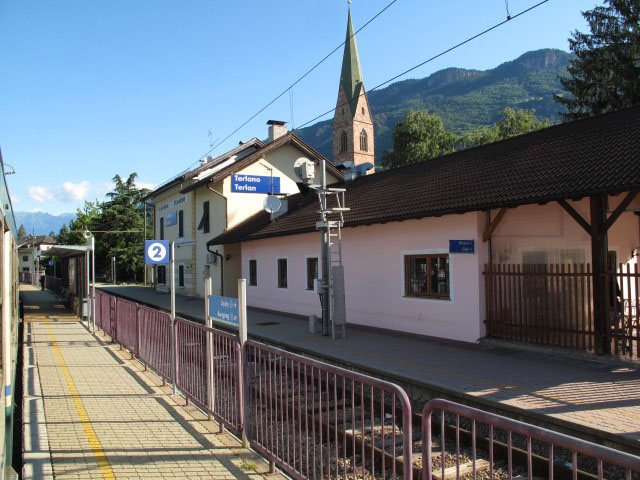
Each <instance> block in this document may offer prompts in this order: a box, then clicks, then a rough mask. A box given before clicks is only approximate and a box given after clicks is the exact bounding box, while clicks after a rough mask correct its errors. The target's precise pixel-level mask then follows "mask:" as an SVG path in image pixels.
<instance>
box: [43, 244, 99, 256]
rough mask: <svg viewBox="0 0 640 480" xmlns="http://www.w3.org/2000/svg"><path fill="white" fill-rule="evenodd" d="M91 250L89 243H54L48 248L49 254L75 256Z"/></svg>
mask: <svg viewBox="0 0 640 480" xmlns="http://www.w3.org/2000/svg"><path fill="white" fill-rule="evenodd" d="M89 250H91V249H90V248H89V246H88V245H54V246H53V247H51V248H50V249H48V250H46V252H47V253H46V255H47V256H53V257H75V256H78V255H82V254H83V253H85V252H88V251H89Z"/></svg>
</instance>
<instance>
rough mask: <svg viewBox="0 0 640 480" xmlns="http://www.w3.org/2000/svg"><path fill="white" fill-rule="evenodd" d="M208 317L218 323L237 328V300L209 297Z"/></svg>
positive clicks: (215, 296)
mask: <svg viewBox="0 0 640 480" xmlns="http://www.w3.org/2000/svg"><path fill="white" fill-rule="evenodd" d="M209 317H210V318H211V319H212V320H214V321H216V322H220V323H226V324H227V325H233V326H236V327H237V326H238V299H236V298H230V297H218V296H217V295H209Z"/></svg>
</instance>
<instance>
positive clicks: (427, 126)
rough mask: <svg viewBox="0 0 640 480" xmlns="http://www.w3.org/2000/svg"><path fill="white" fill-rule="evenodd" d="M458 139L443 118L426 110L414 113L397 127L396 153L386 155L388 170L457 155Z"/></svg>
mask: <svg viewBox="0 0 640 480" xmlns="http://www.w3.org/2000/svg"><path fill="white" fill-rule="evenodd" d="M455 145H456V136H455V135H454V134H453V133H451V132H449V131H448V130H445V129H444V127H443V126H442V119H441V118H440V117H439V116H437V115H431V114H429V113H427V112H426V111H424V110H420V111H414V110H411V111H409V113H407V116H406V117H405V118H404V119H403V120H402V121H400V122H398V123H397V124H396V126H395V127H394V128H393V150H388V151H386V152H384V154H383V155H382V166H383V167H384V168H385V169H388V168H395V167H400V166H402V165H409V164H412V163H417V162H421V161H423V160H429V159H430V158H434V157H439V156H441V155H444V154H446V153H450V152H453V151H454V150H455Z"/></svg>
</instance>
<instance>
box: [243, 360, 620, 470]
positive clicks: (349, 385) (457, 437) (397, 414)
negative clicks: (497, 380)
mask: <svg viewBox="0 0 640 480" xmlns="http://www.w3.org/2000/svg"><path fill="white" fill-rule="evenodd" d="M259 365H260V366H261V367H262V368H259ZM248 371H249V372H250V376H251V378H250V379H249V384H250V390H249V399H250V402H251V403H250V407H249V411H250V414H251V415H253V419H254V421H252V422H249V423H250V424H255V430H254V431H253V432H252V438H255V439H256V440H257V443H258V446H259V448H258V449H259V450H261V451H262V453H265V454H267V456H275V457H276V458H278V459H279V460H280V462H279V463H281V464H284V465H285V466H286V468H285V471H288V473H290V474H293V475H294V476H296V477H306V478H372V479H373V478H384V479H385V480H386V479H387V478H389V477H391V478H396V477H401V476H402V471H403V466H404V456H403V455H404V449H403V437H404V432H405V430H406V429H407V427H406V425H404V424H403V412H402V409H401V408H398V407H399V404H398V403H397V401H396V400H397V399H396V398H395V397H394V396H393V395H389V394H388V393H386V392H385V391H384V390H380V389H376V388H374V387H371V386H368V385H366V384H363V383H358V382H357V381H354V380H351V379H347V378H345V377H340V376H339V375H337V374H333V373H329V372H323V371H316V370H314V369H309V368H308V367H306V366H300V365H299V364H296V363H295V362H294V361H290V360H288V359H286V358H278V357H275V356H274V357H271V358H268V359H267V360H266V361H265V360H264V359H263V360H258V361H256V362H251V363H250V364H249V365H248ZM385 394H386V398H385ZM423 420H424V419H423V416H422V414H421V413H420V412H412V414H411V427H410V431H411V450H412V463H411V469H412V474H413V478H414V479H422V475H423V471H422V470H423V455H422V454H423V452H422V447H423V442H424V441H425V439H423V438H422V435H421V426H422V423H423ZM274 427H275V428H274ZM270 431H271V432H274V431H275V432H280V435H276V436H277V438H273V439H271V438H269V437H268V434H267V433H266V432H270ZM427 440H428V444H429V445H430V448H431V452H432V454H431V466H432V476H431V478H432V479H434V480H435V479H451V478H460V479H466V478H469V479H470V478H489V479H490V478H496V479H503V478H513V479H516V478H531V479H545V478H550V475H549V472H550V470H552V471H553V478H555V479H559V480H564V479H566V480H570V479H584V480H590V479H596V478H598V475H597V473H598V472H597V466H596V465H595V463H594V462H589V459H587V458H582V457H578V456H574V455H572V454H571V453H570V452H568V451H563V450H562V449H559V448H556V449H555V450H554V449H553V448H549V446H546V445H544V444H543V442H539V441H536V440H531V439H530V438H526V437H523V436H520V435H516V434H511V433H509V432H507V431H504V430H502V429H499V428H494V427H493V426H490V425H486V424H481V423H479V422H476V421H472V420H469V419H466V418H464V417H461V416H459V415H452V414H448V413H444V414H443V413H442V412H441V413H437V412H436V413H434V414H433V416H432V426H431V438H430V439H427ZM292 445H293V446H292ZM314 448H315V450H316V451H312V450H313V449H314ZM307 452H309V454H310V455H311V457H308V456H307ZM305 458H307V460H306V461H307V462H310V463H312V464H314V465H319V466H318V468H317V469H316V470H317V471H315V472H314V471H313V469H312V468H311V467H310V466H309V465H308V464H305V460H304V459H305ZM550 458H551V460H550ZM550 463H551V465H550ZM574 463H576V468H574ZM550 466H551V467H552V468H551V469H550ZM383 472H384V474H383ZM605 473H608V474H609V476H606V475H604V476H603V478H621V479H622V478H625V475H624V472H623V471H622V472H617V471H616V470H611V469H609V470H606V469H605ZM314 474H315V475H314ZM618 474H620V475H621V476H619V477H618V476H617V475H618Z"/></svg>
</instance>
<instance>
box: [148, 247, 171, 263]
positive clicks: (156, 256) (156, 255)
mask: <svg viewBox="0 0 640 480" xmlns="http://www.w3.org/2000/svg"><path fill="white" fill-rule="evenodd" d="M148 254H149V258H150V259H151V260H153V261H154V262H159V261H161V260H162V259H164V257H166V256H167V249H166V248H165V247H164V245H162V244H161V243H152V244H151V245H149V250H148Z"/></svg>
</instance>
